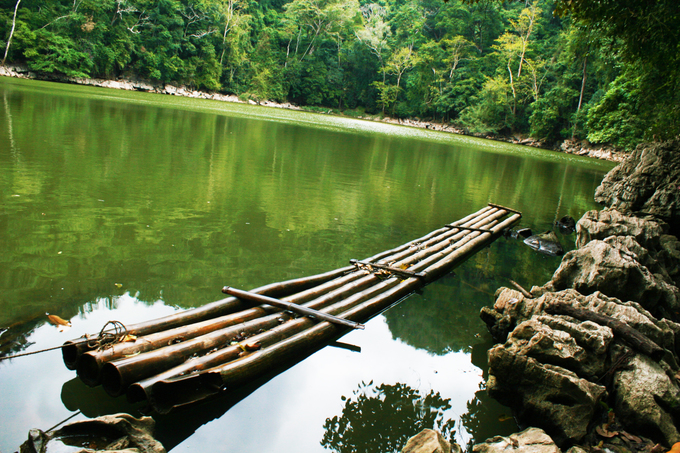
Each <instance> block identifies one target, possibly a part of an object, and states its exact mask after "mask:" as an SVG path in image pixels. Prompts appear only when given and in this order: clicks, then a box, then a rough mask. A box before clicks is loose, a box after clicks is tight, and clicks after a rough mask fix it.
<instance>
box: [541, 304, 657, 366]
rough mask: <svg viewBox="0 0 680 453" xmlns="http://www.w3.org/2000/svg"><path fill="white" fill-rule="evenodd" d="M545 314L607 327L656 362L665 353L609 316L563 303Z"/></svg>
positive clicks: (555, 305)
mask: <svg viewBox="0 0 680 453" xmlns="http://www.w3.org/2000/svg"><path fill="white" fill-rule="evenodd" d="M545 312H546V313H549V314H554V315H567V316H571V317H572V318H576V319H578V320H581V321H592V322H594V323H596V324H599V325H601V326H606V327H609V328H610V329H612V331H613V332H614V335H616V336H618V337H619V338H621V339H622V340H624V341H625V342H626V343H628V344H630V345H631V346H632V347H633V349H635V350H637V351H639V352H642V353H643V354H646V355H648V356H649V357H651V358H652V359H654V360H656V361H658V360H661V359H662V358H663V356H664V355H665V353H666V352H665V351H664V349H663V348H662V347H661V346H659V345H658V344H656V343H654V342H653V341H652V340H650V339H649V338H647V337H646V336H645V335H643V334H641V333H640V332H639V331H638V330H636V329H633V328H632V327H630V326H629V325H628V324H626V323H625V322H622V321H619V320H618V319H616V318H612V317H611V316H607V315H603V314H601V313H597V312H594V311H591V310H586V309H583V308H578V307H574V306H572V305H569V304H567V303H564V302H553V303H551V304H549V305H548V306H546V307H545Z"/></svg>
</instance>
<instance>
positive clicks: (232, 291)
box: [222, 286, 365, 329]
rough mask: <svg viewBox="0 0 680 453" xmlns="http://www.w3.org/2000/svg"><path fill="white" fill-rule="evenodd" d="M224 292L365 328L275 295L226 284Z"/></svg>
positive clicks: (304, 314) (330, 320) (336, 322)
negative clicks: (271, 295)
mask: <svg viewBox="0 0 680 453" xmlns="http://www.w3.org/2000/svg"><path fill="white" fill-rule="evenodd" d="M222 292H223V293H225V294H229V295H230V296H234V297H238V298H239V299H241V300H249V301H251V302H257V303H260V304H268V305H271V306H272V307H277V308H281V309H283V310H290V311H292V312H293V313H297V314H300V315H303V316H312V317H314V318H316V319H319V320H322V321H328V322H333V323H335V324H340V325H343V326H346V327H352V328H353V329H364V327H365V326H364V325H363V324H359V323H357V322H353V321H348V320H346V319H342V318H338V317H337V316H333V315H329V314H326V313H323V312H320V311H318V310H314V309H313V308H309V307H303V306H302V305H298V304H294V303H293V302H286V301H283V300H279V299H274V298H273V297H268V296H263V295H261V294H255V293H249V292H248V291H243V290H241V289H236V288H232V287H231V286H225V287H224V288H222Z"/></svg>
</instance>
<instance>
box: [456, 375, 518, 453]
mask: <svg viewBox="0 0 680 453" xmlns="http://www.w3.org/2000/svg"><path fill="white" fill-rule="evenodd" d="M509 414H510V409H509V408H507V407H504V406H501V404H500V403H498V402H497V401H496V400H494V399H492V398H491V397H490V396H489V394H488V393H487V392H486V384H480V390H478V391H477V392H475V397H474V398H473V399H472V400H470V401H468V403H467V412H466V413H464V414H462V415H461V416H460V421H461V424H462V425H463V426H464V427H465V430H466V431H467V432H468V433H469V434H470V440H469V442H468V445H467V446H466V448H465V450H467V451H472V447H473V445H475V444H478V443H481V442H484V441H485V440H486V439H489V438H491V437H494V436H507V435H510V434H512V433H514V432H517V431H518V428H517V424H516V423H515V420H514V419H513V418H512V417H511V416H510V415H509Z"/></svg>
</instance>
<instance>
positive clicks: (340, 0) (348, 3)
mask: <svg viewBox="0 0 680 453" xmlns="http://www.w3.org/2000/svg"><path fill="white" fill-rule="evenodd" d="M284 9H285V10H286V16H287V17H288V19H289V20H290V21H291V22H293V23H295V24H297V26H298V41H299V39H300V38H301V36H302V34H303V33H304V34H305V35H306V37H307V40H308V44H307V48H306V50H305V51H304V53H303V54H302V56H301V57H300V59H299V61H302V60H304V58H305V57H306V56H307V55H308V54H309V53H310V52H312V51H313V48H314V45H315V44H316V43H317V40H318V39H319V38H320V37H323V36H324V35H325V36H327V37H330V38H333V39H336V40H339V39H340V35H341V31H342V29H343V28H344V27H345V25H347V24H348V23H349V22H350V21H351V20H352V19H353V18H354V17H355V16H356V15H357V14H358V12H359V2H358V1H357V0H293V1H292V2H290V3H287V4H286V5H284ZM295 50H296V54H297V50H298V47H297V46H296V49H295Z"/></svg>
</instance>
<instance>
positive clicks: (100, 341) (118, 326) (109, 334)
mask: <svg viewBox="0 0 680 453" xmlns="http://www.w3.org/2000/svg"><path fill="white" fill-rule="evenodd" d="M109 325H111V328H110V329H109V330H107V329H106V327H107V326H109ZM127 337H128V330H127V327H125V324H123V323H122V322H120V321H108V322H107V323H106V324H104V327H102V330H100V331H99V334H98V335H97V336H96V337H93V336H90V335H87V334H85V335H83V339H82V340H81V341H78V342H76V343H87V346H88V347H90V348H92V349H104V348H109V347H111V346H113V345H114V344H116V343H120V342H122V341H125V339H126V338H127ZM72 344H73V343H70V344H62V345H59V346H52V347H51V348H45V349H39V350H37V351H30V352H22V353H20V354H14V355H7V356H3V357H0V361H2V360H7V359H15V358H17V357H24V356H27V355H33V354H40V353H41V352H47V351H53V350H55V349H61V348H63V347H64V346H70V345H72Z"/></svg>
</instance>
